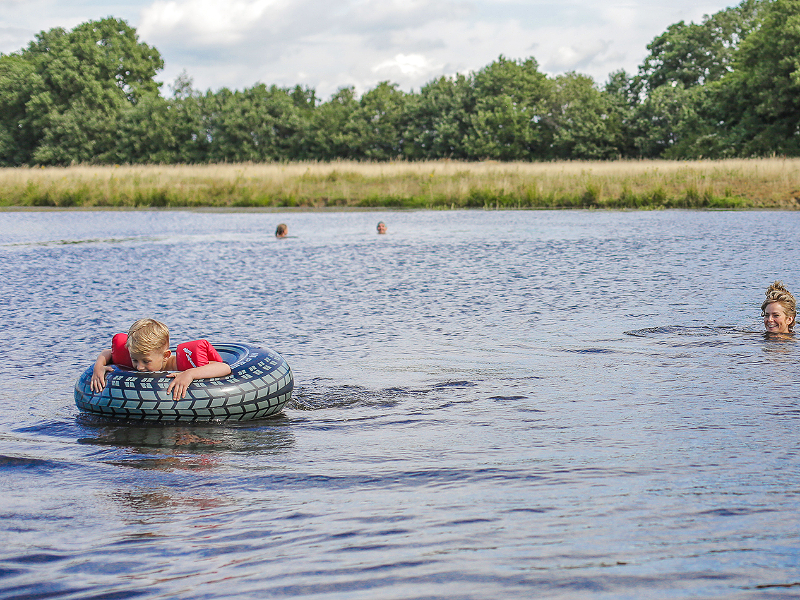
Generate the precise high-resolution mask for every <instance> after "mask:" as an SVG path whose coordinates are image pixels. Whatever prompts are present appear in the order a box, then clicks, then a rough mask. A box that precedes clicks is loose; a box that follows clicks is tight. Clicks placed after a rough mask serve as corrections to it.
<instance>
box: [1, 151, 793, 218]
mask: <svg viewBox="0 0 800 600" xmlns="http://www.w3.org/2000/svg"><path fill="white" fill-rule="evenodd" d="M65 209H66V210H148V209H160V210H206V211H214V210H222V211H225V212H230V211H251V210H252V211H259V212H294V211H299V212H302V211H320V212H324V211H353V210H355V211H359V210H376V209H377V210H454V209H473V210H474V209H478V210H570V209H600V210H660V209H692V210H798V209H800V159H784V158H768V159H730V160H720V161H691V162H687V161H680V162H679V161H663V160H658V161H622V160H620V161H609V162H551V163H499V162H493V161H487V162H478V163H467V162H458V161H447V160H445V161H429V162H418V163H411V162H392V163H358V162H345V161H342V162H332V163H267V164H256V163H241V164H217V165H169V166H165V165H146V166H116V165H115V166H84V165H79V166H72V167H46V168H44V167H39V168H29V167H17V168H3V169H0V210H4V211H8V210H65Z"/></svg>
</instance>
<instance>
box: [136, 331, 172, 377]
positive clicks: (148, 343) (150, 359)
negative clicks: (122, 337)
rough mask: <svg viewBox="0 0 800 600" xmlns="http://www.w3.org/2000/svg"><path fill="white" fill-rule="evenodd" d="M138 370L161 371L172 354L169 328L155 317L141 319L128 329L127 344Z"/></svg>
mask: <svg viewBox="0 0 800 600" xmlns="http://www.w3.org/2000/svg"><path fill="white" fill-rule="evenodd" d="M125 345H126V346H127V348H128V352H130V355H131V362H132V363H133V368H134V369H136V370H137V371H161V370H163V367H164V363H165V362H166V360H167V359H168V358H169V356H170V351H169V329H167V326H166V325H164V324H163V323H161V322H160V321H156V320H155V319H139V320H138V321H136V322H135V323H134V324H133V325H131V328H130V329H129V330H128V341H127V343H126V344H125Z"/></svg>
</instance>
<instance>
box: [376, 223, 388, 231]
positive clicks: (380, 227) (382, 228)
mask: <svg viewBox="0 0 800 600" xmlns="http://www.w3.org/2000/svg"><path fill="white" fill-rule="evenodd" d="M378 233H386V223H384V222H383V221H379V222H378Z"/></svg>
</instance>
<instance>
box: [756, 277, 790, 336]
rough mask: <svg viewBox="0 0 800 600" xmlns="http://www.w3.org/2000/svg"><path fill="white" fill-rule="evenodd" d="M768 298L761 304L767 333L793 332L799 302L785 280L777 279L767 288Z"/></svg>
mask: <svg viewBox="0 0 800 600" xmlns="http://www.w3.org/2000/svg"><path fill="white" fill-rule="evenodd" d="M766 296H767V299H766V300H764V303H763V304H762V305H761V316H762V317H764V327H765V328H766V330H767V333H792V332H793V331H794V323H795V320H796V319H797V304H796V302H795V299H794V296H792V294H791V293H790V292H789V290H787V289H786V287H785V286H784V285H783V282H781V281H776V282H775V283H773V284H772V285H771V286H769V287H768V288H767V291H766Z"/></svg>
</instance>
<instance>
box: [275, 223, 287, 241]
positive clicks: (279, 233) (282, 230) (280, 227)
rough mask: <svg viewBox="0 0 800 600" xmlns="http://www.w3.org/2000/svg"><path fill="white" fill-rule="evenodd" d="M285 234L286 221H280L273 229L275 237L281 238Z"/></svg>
mask: <svg viewBox="0 0 800 600" xmlns="http://www.w3.org/2000/svg"><path fill="white" fill-rule="evenodd" d="M287 235H289V226H288V225H286V223H281V224H280V225H278V227H277V228H276V229H275V237H276V238H282V237H286V236H287Z"/></svg>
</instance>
